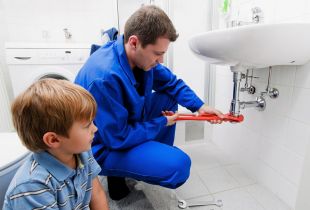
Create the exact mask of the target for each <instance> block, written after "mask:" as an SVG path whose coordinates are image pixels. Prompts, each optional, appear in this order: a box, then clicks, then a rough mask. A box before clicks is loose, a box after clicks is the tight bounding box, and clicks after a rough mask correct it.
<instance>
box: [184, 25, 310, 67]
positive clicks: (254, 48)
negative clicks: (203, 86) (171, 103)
mask: <svg viewBox="0 0 310 210" xmlns="http://www.w3.org/2000/svg"><path fill="white" fill-rule="evenodd" d="M189 46H190V48H191V50H192V51H193V52H194V53H195V54H196V55H197V56H198V57H200V58H202V59H204V60H205V61H207V62H208V63H212V64H220V65H230V66H232V68H231V69H232V70H233V71H234V70H235V69H237V70H236V71H238V70H242V69H246V68H264V67H268V66H277V65H302V64H305V63H306V62H307V61H309V60H310V23H278V24H253V25H246V26H240V27H235V28H228V29H223V30H215V31H210V32H205V33H201V34H198V35H195V36H193V37H192V38H191V39H190V40H189Z"/></svg>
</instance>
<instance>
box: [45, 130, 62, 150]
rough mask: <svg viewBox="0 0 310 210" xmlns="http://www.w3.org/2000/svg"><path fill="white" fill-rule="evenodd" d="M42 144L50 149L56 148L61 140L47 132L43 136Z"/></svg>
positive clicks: (52, 133)
mask: <svg viewBox="0 0 310 210" xmlns="http://www.w3.org/2000/svg"><path fill="white" fill-rule="evenodd" d="M43 141H44V143H45V144H46V145H47V146H48V147H49V148H51V149H54V148H58V147H59V146H60V142H61V140H60V139H59V137H58V135H57V134H56V133H54V132H47V133H45V134H44V135H43Z"/></svg>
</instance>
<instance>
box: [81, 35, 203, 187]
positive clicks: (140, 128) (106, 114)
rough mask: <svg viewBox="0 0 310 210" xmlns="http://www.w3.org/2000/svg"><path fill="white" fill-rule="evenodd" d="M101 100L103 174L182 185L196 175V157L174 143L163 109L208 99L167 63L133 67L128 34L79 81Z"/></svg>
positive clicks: (105, 49)
mask: <svg viewBox="0 0 310 210" xmlns="http://www.w3.org/2000/svg"><path fill="white" fill-rule="evenodd" d="M75 83H76V84H79V85H81V86H83V87H84V88H85V89H87V90H88V91H89V92H90V93H91V94H92V95H93V96H94V98H95V100H96V102H97V105H98V109H97V114H96V117H95V119H94V123H95V124H96V126H97V127H98V131H97V133H96V134H95V138H94V142H93V144H92V151H93V154H94V157H95V159H96V160H97V162H98V163H99V165H100V166H101V168H102V171H101V175H106V176H120V177H131V178H134V179H137V180H141V181H145V182H147V183H151V184H156V185H161V186H164V187H168V188H176V187H178V186H180V185H182V184H183V183H184V182H185V181H186V180H187V178H188V177H189V173H190V165H191V161H190V158H189V157H188V156H187V154H185V153H184V152H183V151H182V150H180V149H178V148H177V147H174V146H173V141H174V134H175V125H174V126H167V125H166V124H167V118H166V117H164V116H162V113H161V112H162V111H165V110H168V111H176V110H177V104H180V105H182V106H184V107H186V108H188V109H190V110H191V111H193V112H195V111H197V110H198V109H199V108H200V107H201V106H202V105H203V101H202V100H201V99H199V98H198V96H197V95H196V94H195V93H194V92H193V91H192V90H191V89H190V88H189V87H188V86H187V85H186V84H185V83H184V82H183V81H182V80H181V79H177V77H176V76H175V75H174V74H173V73H172V72H171V71H170V70H169V69H168V68H166V67H165V66H163V65H161V64H158V65H156V66H155V67H153V68H152V69H150V70H148V71H143V70H141V69H134V70H132V69H131V68H130V65H129V62H128V60H127V56H126V52H125V48H124V38H123V36H119V37H118V39H117V40H116V41H111V42H108V43H107V44H106V45H104V46H102V47H101V48H99V49H98V50H97V51H95V52H94V53H93V54H92V55H91V56H90V58H89V59H88V61H87V62H86V63H85V65H84V66H83V68H82V69H81V70H80V72H79V74H78V75H77V77H76V79H75Z"/></svg>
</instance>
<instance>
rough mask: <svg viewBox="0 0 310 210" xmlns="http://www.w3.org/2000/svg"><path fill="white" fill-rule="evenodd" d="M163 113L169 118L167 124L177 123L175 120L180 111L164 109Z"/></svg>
mask: <svg viewBox="0 0 310 210" xmlns="http://www.w3.org/2000/svg"><path fill="white" fill-rule="evenodd" d="M161 113H162V114H163V115H164V116H165V117H166V118H167V125H166V126H170V125H174V124H175V123H176V121H175V120H176V119H177V117H178V116H179V114H178V113H174V112H172V111H162V112H161Z"/></svg>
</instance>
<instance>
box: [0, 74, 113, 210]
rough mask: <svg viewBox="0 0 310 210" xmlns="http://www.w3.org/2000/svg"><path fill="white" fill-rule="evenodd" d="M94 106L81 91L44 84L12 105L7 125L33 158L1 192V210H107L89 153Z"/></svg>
mask: <svg viewBox="0 0 310 210" xmlns="http://www.w3.org/2000/svg"><path fill="white" fill-rule="evenodd" d="M95 114H96V103H95V101H94V99H93V97H92V96H91V95H90V94H89V93H88V92H87V91H86V90H84V89H83V88H82V87H79V86H77V85H74V84H72V83H70V82H68V81H64V80H55V79H44V80H40V81H38V82H36V83H34V84H33V85H31V86H30V87H29V88H28V89H27V90H26V91H25V92H24V93H22V94H21V95H19V96H18V97H17V98H16V99H15V101H14V102H13V104H12V117H13V123H14V126H15V128H16V130H17V133H18V135H19V137H20V139H21V141H22V143H23V144H24V145H25V146H26V147H27V148H28V149H29V150H31V151H32V152H33V154H32V155H31V157H30V158H29V159H27V160H25V162H24V164H23V165H22V166H21V168H19V170H18V171H17V173H16V175H15V177H14V178H13V180H12V182H11V184H10V186H9V188H8V191H7V192H6V196H5V201H4V206H3V209H4V210H7V209H23V210H28V209H98V210H99V209H100V210H107V209H109V208H108V204H107V200H106V196H105V193H104V191H103V189H102V186H101V184H100V182H99V180H98V177H97V175H98V173H99V172H100V170H101V169H100V167H99V165H98V164H97V162H96V161H95V160H94V158H93V156H92V153H91V150H90V149H91V143H92V139H93V137H94V133H95V132H96V131H97V127H96V126H95V125H94V124H93V119H94V117H95Z"/></svg>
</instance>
